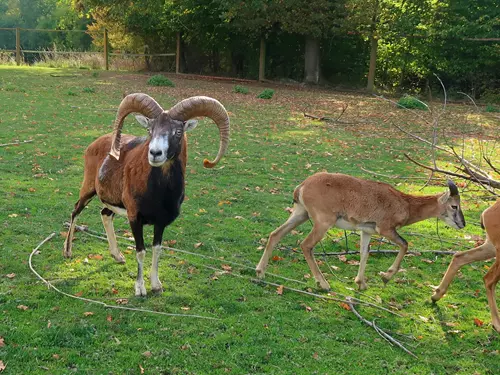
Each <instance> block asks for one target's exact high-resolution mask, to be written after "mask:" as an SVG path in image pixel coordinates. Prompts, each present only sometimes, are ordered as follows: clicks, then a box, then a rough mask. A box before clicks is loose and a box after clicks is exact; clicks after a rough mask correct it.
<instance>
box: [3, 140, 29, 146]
mask: <svg viewBox="0 0 500 375" xmlns="http://www.w3.org/2000/svg"><path fill="white" fill-rule="evenodd" d="M31 142H33V140H32V139H28V140H27V141H17V142H12V143H3V144H0V147H5V146H17V145H20V144H22V143H31Z"/></svg>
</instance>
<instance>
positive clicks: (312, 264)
mask: <svg viewBox="0 0 500 375" xmlns="http://www.w3.org/2000/svg"><path fill="white" fill-rule="evenodd" d="M333 224H334V223H333ZM333 224H332V225H330V223H328V222H321V221H319V220H316V221H315V223H314V226H313V229H312V230H311V232H310V233H309V235H308V236H307V237H306V239H305V240H304V241H303V242H302V243H301V244H300V247H301V248H302V252H303V253H304V257H305V258H306V261H307V264H308V265H309V268H310V269H311V272H312V274H313V275H314V278H315V279H316V282H317V283H319V285H320V287H321V288H322V289H324V290H330V284H329V283H328V281H326V279H325V276H323V274H322V273H321V270H320V269H319V267H318V264H317V263H316V259H314V254H313V248H314V246H315V245H316V244H317V243H318V242H319V241H321V239H322V238H323V236H324V235H325V233H326V232H327V231H328V229H329V228H330V227H331V226H333Z"/></svg>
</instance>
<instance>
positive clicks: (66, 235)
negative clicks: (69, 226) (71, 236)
mask: <svg viewBox="0 0 500 375" xmlns="http://www.w3.org/2000/svg"><path fill="white" fill-rule="evenodd" d="M59 234H60V235H61V237H62V238H66V237H68V232H59Z"/></svg>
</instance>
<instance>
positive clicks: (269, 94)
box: [257, 89, 274, 99]
mask: <svg viewBox="0 0 500 375" xmlns="http://www.w3.org/2000/svg"><path fill="white" fill-rule="evenodd" d="M273 95H274V90H273V89H264V91H262V92H261V93H260V94H259V95H257V98H259V99H271V98H272V97H273Z"/></svg>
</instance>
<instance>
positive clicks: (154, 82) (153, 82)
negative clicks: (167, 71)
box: [148, 74, 175, 87]
mask: <svg viewBox="0 0 500 375" xmlns="http://www.w3.org/2000/svg"><path fill="white" fill-rule="evenodd" d="M148 85H150V86H169V87H175V84H174V83H173V82H172V81H171V80H169V79H168V78H167V77H165V76H164V75H161V74H157V75H155V76H152V77H151V78H149V79H148Z"/></svg>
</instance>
